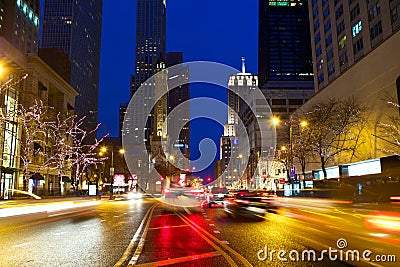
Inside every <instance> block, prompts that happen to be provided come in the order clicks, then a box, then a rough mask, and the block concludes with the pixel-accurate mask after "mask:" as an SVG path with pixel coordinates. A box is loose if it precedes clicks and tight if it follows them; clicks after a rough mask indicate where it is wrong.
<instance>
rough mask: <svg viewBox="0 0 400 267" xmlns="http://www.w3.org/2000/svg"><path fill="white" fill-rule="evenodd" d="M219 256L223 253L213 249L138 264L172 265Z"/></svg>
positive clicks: (146, 265)
mask: <svg viewBox="0 0 400 267" xmlns="http://www.w3.org/2000/svg"><path fill="white" fill-rule="evenodd" d="M218 256H221V253H219V252H218V251H213V252H208V253H203V254H197V255H191V256H185V257H180V258H174V259H168V260H162V261H156V262H149V263H143V264H138V265H136V266H140V267H150V266H167V265H171V264H177V263H183V262H188V261H194V260H201V259H206V258H212V257H218Z"/></svg>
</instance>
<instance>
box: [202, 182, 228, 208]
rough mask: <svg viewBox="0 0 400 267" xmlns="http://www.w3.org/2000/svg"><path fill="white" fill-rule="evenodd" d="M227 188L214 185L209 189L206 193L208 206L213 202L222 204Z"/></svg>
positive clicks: (226, 194)
mask: <svg viewBox="0 0 400 267" xmlns="http://www.w3.org/2000/svg"><path fill="white" fill-rule="evenodd" d="M228 193H229V191H228V189H227V188H226V187H224V186H215V187H213V188H211V189H210V191H209V192H208V194H207V198H206V201H207V204H208V207H212V205H213V204H218V205H223V204H224V199H225V197H227V196H228Z"/></svg>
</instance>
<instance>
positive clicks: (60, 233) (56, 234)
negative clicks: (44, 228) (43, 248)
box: [53, 232, 68, 236]
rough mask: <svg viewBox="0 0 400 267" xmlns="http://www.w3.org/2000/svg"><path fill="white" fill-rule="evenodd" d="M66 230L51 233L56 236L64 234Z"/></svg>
mask: <svg viewBox="0 0 400 267" xmlns="http://www.w3.org/2000/svg"><path fill="white" fill-rule="evenodd" d="M67 233H68V232H59V233H54V234H53V235H55V236H58V235H65V234H67Z"/></svg>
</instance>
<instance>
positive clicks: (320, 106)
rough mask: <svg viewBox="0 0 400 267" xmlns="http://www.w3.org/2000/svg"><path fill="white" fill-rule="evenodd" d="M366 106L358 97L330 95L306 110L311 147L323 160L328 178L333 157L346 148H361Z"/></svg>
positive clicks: (323, 167)
mask: <svg viewBox="0 0 400 267" xmlns="http://www.w3.org/2000/svg"><path fill="white" fill-rule="evenodd" d="M365 111H366V110H365V108H364V107H363V106H361V105H360V104H358V103H357V102H356V101H355V99H354V98H351V99H347V100H337V99H333V98H331V99H328V100H326V101H323V102H320V103H317V104H315V105H313V106H312V107H311V109H310V110H309V111H308V112H306V113H305V115H306V116H307V119H308V122H309V126H308V127H309V131H310V132H309V134H310V143H309V144H310V148H311V150H312V152H313V153H314V154H315V155H316V156H317V157H318V159H319V160H320V164H321V168H322V171H323V173H324V178H326V177H327V173H326V166H327V164H328V162H329V161H331V160H333V159H335V158H336V157H340V155H341V154H342V153H343V152H352V153H354V152H355V151H356V149H357V148H358V145H357V144H358V143H359V141H358V139H357V138H358V137H359V136H360V132H359V131H360V128H359V127H356V126H358V125H359V124H360V123H361V122H363V121H364V120H365V119H364V118H365V115H364V113H365Z"/></svg>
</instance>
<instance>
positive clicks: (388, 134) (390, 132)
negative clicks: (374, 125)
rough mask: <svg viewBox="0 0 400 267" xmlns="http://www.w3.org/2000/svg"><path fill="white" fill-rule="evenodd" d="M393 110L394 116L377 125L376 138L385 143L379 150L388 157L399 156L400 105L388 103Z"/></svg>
mask: <svg viewBox="0 0 400 267" xmlns="http://www.w3.org/2000/svg"><path fill="white" fill-rule="evenodd" d="M388 104H389V105H391V106H392V107H393V108H394V109H395V110H396V112H395V114H396V115H391V116H389V117H388V118H387V120H386V121H382V122H380V123H379V136H377V137H378V138H380V139H382V140H384V141H386V142H385V143H386V144H387V145H386V146H385V147H384V148H382V149H381V150H382V151H383V152H384V153H386V154H389V155H400V115H399V113H398V111H399V110H400V105H399V104H397V103H395V102H392V101H388Z"/></svg>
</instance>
